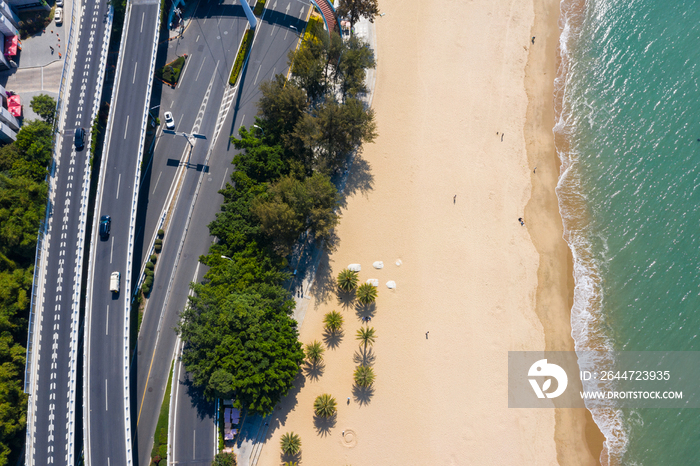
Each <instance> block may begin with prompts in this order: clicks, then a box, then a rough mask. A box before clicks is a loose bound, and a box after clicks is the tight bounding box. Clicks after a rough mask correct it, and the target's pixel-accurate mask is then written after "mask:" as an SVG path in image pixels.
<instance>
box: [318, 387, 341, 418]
mask: <svg viewBox="0 0 700 466" xmlns="http://www.w3.org/2000/svg"><path fill="white" fill-rule="evenodd" d="M337 404H338V403H337V402H336V401H335V398H333V397H332V396H331V395H329V394H328V393H324V394H323V395H319V396H317V397H316V400H315V401H314V413H316V416H318V417H325V418H329V417H331V416H333V415H334V414H335V412H336V410H337V408H336V406H337Z"/></svg>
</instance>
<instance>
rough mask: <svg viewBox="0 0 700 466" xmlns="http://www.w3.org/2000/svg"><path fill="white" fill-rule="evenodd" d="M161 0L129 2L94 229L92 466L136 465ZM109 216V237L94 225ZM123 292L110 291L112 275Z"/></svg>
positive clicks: (88, 426)
mask: <svg viewBox="0 0 700 466" xmlns="http://www.w3.org/2000/svg"><path fill="white" fill-rule="evenodd" d="M159 13H160V2H159V0H132V1H131V2H130V3H129V5H128V7H127V12H126V20H125V23H124V24H125V34H124V36H123V39H122V44H121V48H120V57H119V62H118V65H117V66H118V69H117V73H118V75H117V79H116V83H115V92H114V94H113V97H112V105H111V109H110V115H109V122H108V126H107V132H106V138H105V150H104V151H103V155H102V164H101V169H100V186H101V190H99V192H98V193H97V201H96V203H95V216H94V218H95V221H94V224H93V225H92V250H91V260H90V264H91V270H90V271H89V275H88V277H89V280H88V292H87V305H86V312H85V314H86V336H85V394H84V396H85V415H84V422H85V460H86V464H87V465H93V464H107V465H129V464H133V449H132V433H131V406H130V399H129V393H130V391H129V390H130V383H129V366H130V358H131V355H130V352H129V332H128V329H129V317H130V315H129V314H130V304H131V291H132V289H133V285H131V284H130V278H131V271H132V268H134V267H136V268H137V269H138V268H139V267H140V263H138V262H135V261H134V259H133V245H134V236H135V232H136V225H135V220H136V219H135V209H136V203H137V198H138V189H139V186H138V181H137V180H138V178H139V173H140V165H141V155H142V153H143V141H144V139H143V138H144V137H145V131H146V125H147V119H148V103H149V101H150V93H151V83H152V79H153V66H154V64H155V54H156V48H157V47H156V42H155V41H156V34H157V32H158V25H159V19H158V18H159ZM102 215H109V216H110V217H111V219H112V222H111V235H110V236H109V238H106V239H101V238H100V237H99V235H98V230H97V225H98V222H99V219H100V217H101V216H102ZM115 271H116V272H119V273H120V274H121V283H120V291H119V292H117V293H113V292H111V291H110V286H109V280H110V275H111V273H112V272H115Z"/></svg>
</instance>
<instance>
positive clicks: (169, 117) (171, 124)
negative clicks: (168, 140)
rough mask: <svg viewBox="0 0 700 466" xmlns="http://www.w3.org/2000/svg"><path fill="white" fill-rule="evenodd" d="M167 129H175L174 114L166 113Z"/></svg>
mask: <svg viewBox="0 0 700 466" xmlns="http://www.w3.org/2000/svg"><path fill="white" fill-rule="evenodd" d="M164 117H165V127H166V128H168V129H175V120H174V119H173V114H172V113H170V112H165V115H164Z"/></svg>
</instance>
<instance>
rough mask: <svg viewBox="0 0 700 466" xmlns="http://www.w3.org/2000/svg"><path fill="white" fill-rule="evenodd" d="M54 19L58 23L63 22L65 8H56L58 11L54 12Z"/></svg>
mask: <svg viewBox="0 0 700 466" xmlns="http://www.w3.org/2000/svg"><path fill="white" fill-rule="evenodd" d="M53 20H54V21H56V24H61V23H62V22H63V8H56V12H55V13H54V14H53Z"/></svg>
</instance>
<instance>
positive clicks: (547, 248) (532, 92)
mask: <svg viewBox="0 0 700 466" xmlns="http://www.w3.org/2000/svg"><path fill="white" fill-rule="evenodd" d="M533 5H534V9H535V21H534V24H533V27H532V34H531V35H532V36H534V37H536V39H535V44H534V45H531V47H530V49H529V53H528V60H527V65H526V67H525V90H526V93H527V95H528V107H527V114H526V123H525V128H524V134H525V141H526V148H527V157H528V162H529V166H530V170H531V172H530V173H531V175H530V178H531V187H532V191H531V197H530V200H529V201H528V203H527V205H526V207H525V218H526V219H529V220H528V222H527V228H528V232H529V233H530V236H531V239H532V243H533V245H534V246H535V249H536V250H537V252H538V254H539V256H540V262H539V267H538V270H537V279H538V282H537V292H536V299H535V303H536V304H535V312H536V313H537V316H538V317H539V319H540V322H541V323H542V327H543V329H544V333H545V351H573V350H574V340H573V337H572V336H571V308H572V306H573V297H574V278H573V256H572V252H571V249H570V248H569V246H568V245H567V244H566V242H565V241H564V239H563V224H562V219H561V215H560V212H559V200H558V198H557V195H556V192H555V189H556V187H557V183H558V180H559V172H560V167H561V161H560V160H559V156H558V154H557V152H556V148H555V145H554V133H553V126H554V122H555V117H556V115H555V114H554V79H555V77H556V73H557V70H558V64H559V61H560V59H561V58H560V56H559V35H560V29H559V15H560V7H561V3H560V0H533ZM538 45H539V47H538ZM540 73H543V74H544V75H545V76H547V77H548V78H547V79H537V77H538V75H540ZM542 122H551V126H549V125H547V124H543V123H542ZM535 167H536V169H537V171H534V170H535ZM533 219H534V220H533ZM555 419H556V423H555V430H554V439H555V442H556V446H557V461H558V462H559V464H560V465H577V466H578V465H600V456H601V452H602V450H603V442H604V441H605V437H604V435H603V434H602V432H601V431H600V429H599V428H598V426H597V425H596V424H595V422H594V421H593V418H592V416H591V413H590V412H589V411H588V410H587V409H556V411H555Z"/></svg>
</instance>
